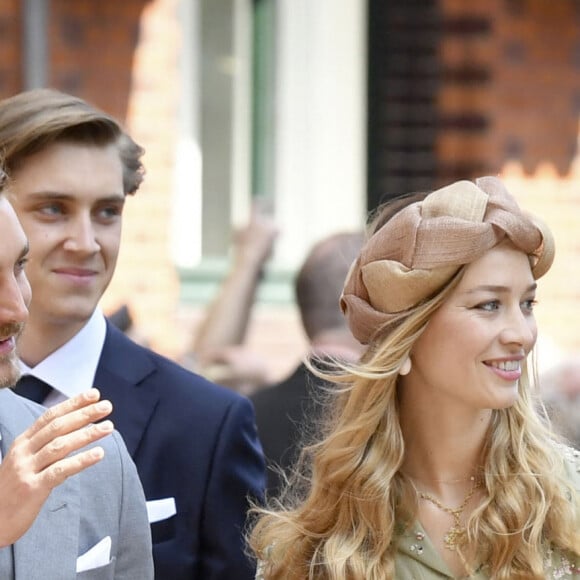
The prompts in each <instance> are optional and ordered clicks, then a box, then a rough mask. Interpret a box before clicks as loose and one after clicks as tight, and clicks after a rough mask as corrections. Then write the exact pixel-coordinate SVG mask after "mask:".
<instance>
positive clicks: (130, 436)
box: [94, 323, 159, 457]
mask: <svg viewBox="0 0 580 580" xmlns="http://www.w3.org/2000/svg"><path fill="white" fill-rule="evenodd" d="M153 372H155V365H154V364H153V362H152V360H151V358H150V356H149V355H148V353H147V351H145V350H144V349H143V348H142V347H140V346H139V345H137V344H135V343H134V342H132V341H131V340H130V339H128V338H127V337H126V336H125V335H124V334H123V333H122V332H121V331H119V330H118V329H117V328H115V327H114V326H113V325H111V324H110V323H107V335H106V337H105V344H104V345H103V351H102V353H101V358H100V359H99V364H98V366H97V372H96V374H95V383H94V384H95V387H97V388H98V389H99V390H100V391H101V393H102V396H103V398H107V399H110V400H111V401H112V403H113V412H112V414H111V416H110V418H111V420H112V421H113V423H114V424H115V427H116V429H117V430H118V431H119V432H120V433H121V435H122V436H123V439H124V441H125V445H126V446H127V449H128V450H129V454H130V455H131V456H132V457H133V456H134V455H135V451H136V450H137V448H138V446H139V442H140V441H141V438H142V437H143V433H144V432H145V429H146V428H147V425H148V423H149V420H150V418H151V415H152V414H153V411H154V410H155V407H156V405H157V404H158V402H159V395H158V393H157V391H156V390H155V389H150V388H147V389H145V388H141V383H142V381H143V379H144V378H146V377H147V376H149V375H150V374H152V373H153Z"/></svg>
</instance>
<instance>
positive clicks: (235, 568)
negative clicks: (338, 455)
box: [199, 397, 266, 580]
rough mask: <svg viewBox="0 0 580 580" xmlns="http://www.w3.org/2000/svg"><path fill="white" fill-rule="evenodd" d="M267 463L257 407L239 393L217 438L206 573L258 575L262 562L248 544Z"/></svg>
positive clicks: (207, 578) (210, 578)
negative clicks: (253, 508)
mask: <svg viewBox="0 0 580 580" xmlns="http://www.w3.org/2000/svg"><path fill="white" fill-rule="evenodd" d="M265 485H266V467H265V461H264V456H263V453H262V447H261V445H260V442H259V440H258V434H257V430H256V423H255V416H254V409H253V406H252V404H251V403H250V401H249V400H248V399H247V398H245V397H237V398H236V399H235V400H233V401H232V403H231V404H230V405H229V407H228V409H227V412H226V413H225V414H224V417H223V420H222V423H221V428H220V430H219V433H218V436H217V438H216V440H215V449H214V452H213V456H212V463H211V469H210V475H209V480H208V486H207V497H206V501H205V513H204V514H203V519H202V521H203V523H202V525H203V528H204V529H203V532H202V534H201V537H202V538H203V540H202V541H203V543H204V545H202V546H201V547H200V553H201V554H202V562H201V566H200V575H199V577H200V578H203V579H204V580H231V579H232V578H236V580H246V579H247V580H250V579H251V580H254V578H255V575H256V565H255V562H253V561H252V558H251V557H249V556H248V555H247V553H246V549H245V539H244V534H245V531H246V525H247V512H248V508H249V505H250V501H255V502H258V503H259V502H261V501H262V500H263V496H264V489H265Z"/></svg>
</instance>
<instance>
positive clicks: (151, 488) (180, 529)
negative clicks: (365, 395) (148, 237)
mask: <svg viewBox="0 0 580 580" xmlns="http://www.w3.org/2000/svg"><path fill="white" fill-rule="evenodd" d="M95 386H96V387H97V388H99V389H100V391H101V393H102V394H103V397H104V398H107V399H109V400H111V401H112V403H113V412H112V414H111V417H110V418H111V419H112V420H113V421H114V423H115V428H116V429H117V430H118V431H119V432H120V433H121V435H122V436H123V438H124V440H125V444H126V446H127V449H128V450H129V453H130V454H131V457H132V458H133V461H134V462H135V465H136V466H137V471H138V473H139V476H140V478H141V482H142V484H143V488H144V491H145V497H146V499H147V500H148V501H151V500H158V499H163V498H171V497H172V498H175V502H176V508H177V514H176V515H175V516H172V517H170V518H169V519H166V520H163V521H159V522H157V523H153V524H151V532H152V538H153V558H154V562H155V577H156V578H157V580H186V579H187V580H234V579H235V580H245V579H248V580H249V579H252V580H253V578H254V574H255V566H254V565H253V563H252V562H250V560H249V558H248V557H247V556H246V555H245V553H244V541H243V532H244V525H245V523H246V515H247V509H248V496H249V497H252V498H254V499H257V500H258V501H261V499H262V495H263V491H264V487H265V465H264V458H263V454H262V449H261V445H260V442H259V440H258V436H257V432H256V426H255V417H254V411H253V408H252V404H251V403H250V401H249V400H248V399H247V398H245V397H242V396H241V395H239V394H237V393H235V392H233V391H231V390H229V389H226V388H225V387H221V386H218V385H215V384H213V383H210V382H209V381H207V380H205V379H204V378H202V377H200V376H198V375H195V374H194V373H191V372H189V371H187V370H186V369H184V368H183V367H181V366H179V365H177V364H176V363H174V362H172V361H170V360H168V359H167V358H164V357H162V356H160V355H159V354H156V353H154V352H153V351H151V350H148V349H146V348H143V347H141V346H139V345H137V344H136V343H134V342H133V341H131V340H130V339H129V338H128V337H126V336H125V335H124V334H123V333H122V332H121V331H120V330H118V329H117V328H115V327H114V326H113V325H112V324H111V323H109V322H107V335H106V338H105V344H104V347H103V351H102V353H101V358H100V361H99V365H98V367H97V372H96V375H95Z"/></svg>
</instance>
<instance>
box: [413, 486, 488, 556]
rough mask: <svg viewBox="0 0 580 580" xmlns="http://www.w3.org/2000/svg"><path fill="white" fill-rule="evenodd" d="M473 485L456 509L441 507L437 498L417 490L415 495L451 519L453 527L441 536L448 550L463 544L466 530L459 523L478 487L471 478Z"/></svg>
mask: <svg viewBox="0 0 580 580" xmlns="http://www.w3.org/2000/svg"><path fill="white" fill-rule="evenodd" d="M472 481H473V484H472V486H471V489H470V490H469V491H468V492H467V495H466V496H465V498H464V499H463V501H462V502H461V504H460V505H458V506H457V507H456V508H450V507H448V506H446V505H443V504H442V503H441V502H440V501H439V500H438V499H437V498H435V497H433V496H432V495H430V494H428V493H425V492H424V491H419V490H417V494H418V495H419V497H420V498H421V499H424V500H426V501H430V502H431V503H432V504H434V505H436V506H437V507H438V508H439V509H440V510H442V511H444V512H446V513H448V514H449V515H451V516H452V517H453V525H452V526H451V528H449V530H448V531H447V533H446V534H445V536H443V542H444V543H445V547H446V548H447V549H448V550H457V548H458V547H459V546H461V545H462V544H464V543H465V536H466V534H467V530H466V529H465V526H464V525H463V524H462V523H461V515H462V514H463V511H464V510H465V508H466V507H467V504H468V503H469V500H471V498H472V497H473V494H474V493H475V490H476V489H477V488H478V487H479V486H480V483H479V482H478V481H477V480H476V479H475V478H472Z"/></svg>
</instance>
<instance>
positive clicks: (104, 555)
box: [77, 536, 111, 574]
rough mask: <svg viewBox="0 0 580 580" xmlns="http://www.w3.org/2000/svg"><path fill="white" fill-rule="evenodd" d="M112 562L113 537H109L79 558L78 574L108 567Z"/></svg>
mask: <svg viewBox="0 0 580 580" xmlns="http://www.w3.org/2000/svg"><path fill="white" fill-rule="evenodd" d="M110 561H111V536H107V537H105V538H103V539H102V540H101V541H100V542H99V543H98V544H95V545H94V546H93V547H92V548H91V549H90V550H87V551H86V552H85V553H84V554H82V555H81V556H79V557H78V558H77V574H78V573H79V572H86V571H87V570H93V569H95V568H100V567H101V566H106V565H107V564H108V563H109V562H110Z"/></svg>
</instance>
